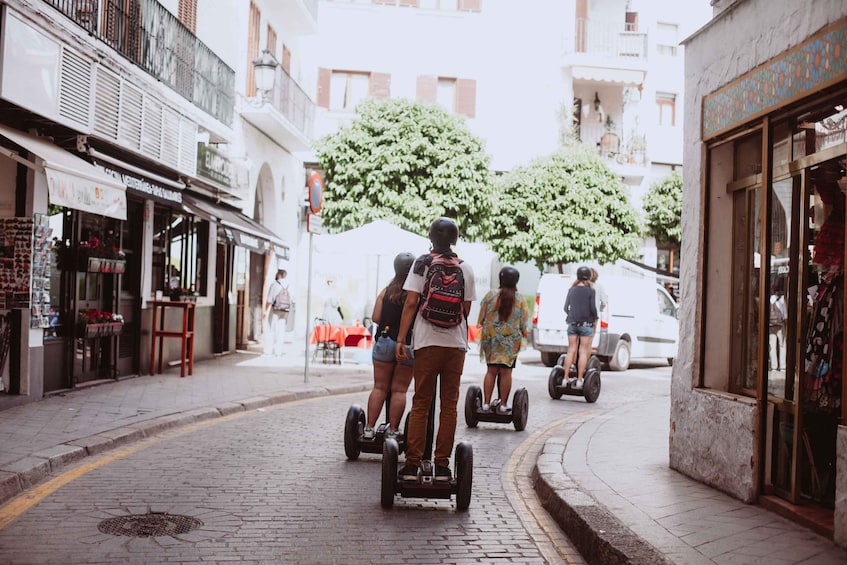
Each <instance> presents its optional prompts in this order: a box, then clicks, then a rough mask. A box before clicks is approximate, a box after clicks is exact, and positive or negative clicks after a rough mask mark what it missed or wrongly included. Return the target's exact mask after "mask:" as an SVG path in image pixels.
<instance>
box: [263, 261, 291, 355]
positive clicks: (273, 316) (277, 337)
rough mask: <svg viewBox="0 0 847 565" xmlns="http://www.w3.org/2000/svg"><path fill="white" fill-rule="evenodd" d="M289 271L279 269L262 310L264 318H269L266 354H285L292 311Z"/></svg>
mask: <svg viewBox="0 0 847 565" xmlns="http://www.w3.org/2000/svg"><path fill="white" fill-rule="evenodd" d="M287 276H288V272H287V271H286V270H285V269H279V270H278V271H277V272H276V278H275V279H274V281H273V282H272V283H271V284H270V286H269V287H268V294H267V296H268V297H267V300H266V301H265V308H264V311H263V312H262V320H268V331H267V333H266V334H265V355H273V356H276V357H279V356H281V355H282V354H283V344H284V343H285V330H286V327H287V326H288V315H289V313H290V312H291V290H290V289H289V286H288V281H286V280H285V278H286V277H287Z"/></svg>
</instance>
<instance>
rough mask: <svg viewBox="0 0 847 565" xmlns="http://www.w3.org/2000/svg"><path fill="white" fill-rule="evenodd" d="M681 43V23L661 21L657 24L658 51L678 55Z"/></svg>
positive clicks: (668, 55) (673, 55)
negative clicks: (678, 46) (678, 47)
mask: <svg viewBox="0 0 847 565" xmlns="http://www.w3.org/2000/svg"><path fill="white" fill-rule="evenodd" d="M677 45H679V25H677V24H669V23H662V22H659V23H658V24H657V25H656V52H657V53H658V54H659V55H664V56H667V57H676V55H677Z"/></svg>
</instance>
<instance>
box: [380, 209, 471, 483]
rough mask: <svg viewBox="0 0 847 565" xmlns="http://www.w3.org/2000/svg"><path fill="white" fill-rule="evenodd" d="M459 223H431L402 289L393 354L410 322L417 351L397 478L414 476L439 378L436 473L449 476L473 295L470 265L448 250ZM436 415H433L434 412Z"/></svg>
mask: <svg viewBox="0 0 847 565" xmlns="http://www.w3.org/2000/svg"><path fill="white" fill-rule="evenodd" d="M458 238H459V228H458V226H457V225H456V223H455V222H454V221H453V220H451V219H449V218H438V219H437V220H435V221H434V222H433V223H432V225H431V226H430V228H429V240H430V242H431V243H432V252H431V253H429V254H427V255H422V256H420V257H418V258H417V259H416V260H415V262H414V264H413V265H412V269H411V270H410V272H409V275H408V277H407V278H406V282H405V284H404V285H403V289H404V290H406V291H408V294H407V295H406V302H405V304H404V306H403V315H402V317H401V319H400V329H399V332H398V336H397V351H396V356H397V359H400V360H402V359H405V358H406V357H407V356H408V353H407V351H406V347H405V346H404V343H405V341H406V335H407V333H408V331H409V328H410V327H411V325H412V321H414V326H415V331H414V333H413V334H412V350H413V351H414V355H415V368H414V379H415V395H414V397H413V399H412V410H411V413H410V415H409V437H408V438H407V443H406V462H405V464H404V465H403V467H402V468H401V469H400V471H399V474H398V478H399V480H401V481H410V482H411V481H418V476H419V472H420V466H421V458H422V457H423V455H424V449H425V447H426V436H427V426H428V424H429V417H430V406H431V405H432V403H433V399H434V396H435V390H436V386H437V384H438V378H439V376H440V377H441V409H440V419H439V422H438V435H437V437H436V440H435V453H434V463H435V477H434V480H435V481H436V482H439V483H449V482H450V481H451V480H452V474H451V471H450V456H451V454H452V452H453V442H454V438H455V435H456V420H457V405H458V403H459V385H460V381H461V377H462V371H463V370H464V366H465V355H466V352H467V350H468V321H467V316H468V313H469V312H470V308H471V301H473V300H475V299H476V294H475V290H474V286H475V285H474V273H473V269H472V268H471V267H470V265H468V264H467V263H465V262H463V261H462V260H461V259H460V258H459V257H458V256H457V255H456V254H455V253H454V252H453V251H452V249H451V246H452V245H455V244H456V242H457V240H458ZM433 417H434V416H433Z"/></svg>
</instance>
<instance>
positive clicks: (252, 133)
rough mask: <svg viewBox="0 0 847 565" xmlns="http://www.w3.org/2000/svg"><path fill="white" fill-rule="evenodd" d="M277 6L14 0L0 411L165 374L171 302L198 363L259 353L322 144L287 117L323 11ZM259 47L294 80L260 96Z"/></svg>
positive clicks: (244, 1) (176, 346) (173, 351)
mask: <svg viewBox="0 0 847 565" xmlns="http://www.w3.org/2000/svg"><path fill="white" fill-rule="evenodd" d="M266 4H267V6H263V5H262V4H261V3H256V2H249V0H223V1H220V2H216V3H215V5H214V10H211V9H203V10H198V5H197V1H196V0H162V1H157V0H9V1H6V2H0V11H2V13H0V18H2V20H0V23H2V28H0V41H2V45H3V51H2V52H3V59H2V62H1V63H2V71H1V72H0V105H2V110H3V111H2V112H0V115H2V118H0V122H2V123H0V167H2V170H3V175H2V180H1V181H0V183H2V185H0V201H2V204H0V219H2V221H3V222H4V233H6V235H7V245H6V247H5V248H4V249H6V255H8V257H7V258H6V259H4V262H3V269H4V271H5V274H4V275H2V276H0V278H2V279H3V280H4V284H5V286H6V288H5V292H4V293H3V296H4V300H3V304H2V305H0V311H2V313H3V314H4V316H3V318H2V322H3V323H2V324H0V338H2V339H0V357H2V358H3V359H4V360H5V361H6V363H5V364H4V368H3V378H2V387H0V388H2V391H3V393H4V394H3V395H2V396H0V402H3V403H4V404H10V403H15V402H21V401H28V400H37V399H40V398H41V397H42V396H43V395H44V394H46V393H49V392H52V391H57V390H63V389H67V388H72V387H76V386H82V385H85V384H88V383H91V382H95V381H99V380H103V379H114V378H119V377H121V376H126V375H138V374H147V373H149V371H150V369H151V366H150V365H151V337H150V336H151V329H152V328H151V323H152V315H151V311H152V309H153V307H154V305H155V304H156V303H157V302H163V301H167V300H168V299H169V298H171V297H175V298H177V300H178V301H184V302H190V303H192V304H193V305H194V306H192V307H191V310H192V311H193V313H194V314H193V326H194V329H193V334H192V335H193V337H192V341H193V344H192V347H193V352H194V357H195V359H203V358H207V357H211V356H212V355H214V354H217V353H225V352H230V351H234V350H235V349H236V347H237V346H238V345H242V346H245V347H249V346H250V345H251V344H252V343H255V342H259V341H261V334H262V328H261V313H260V312H259V311H258V310H259V308H260V305H261V302H262V300H263V299H264V298H263V292H264V289H265V287H266V282H267V281H269V280H270V279H271V278H272V276H273V272H275V270H276V268H278V267H279V266H282V265H285V264H286V262H287V261H290V260H291V259H292V251H291V250H292V248H294V247H295V245H292V244H291V243H289V240H292V241H295V242H296V240H297V239H298V237H299V229H300V223H299V205H298V203H297V201H298V199H300V198H302V194H301V192H303V189H302V186H303V185H304V171H303V167H302V161H300V160H298V159H296V158H294V157H292V152H293V151H294V150H295V149H294V148H295V147H299V148H303V147H306V146H308V139H307V137H308V131H309V126H308V123H307V120H308V119H309V118H310V116H308V114H309V112H310V106H309V104H311V100H310V98H309V97H308V96H306V95H304V94H303V93H302V90H301V91H300V92H299V93H298V95H299V98H298V101H297V104H299V105H298V106H297V107H296V108H297V109H296V110H292V111H290V112H289V111H288V108H289V106H286V104H288V105H292V103H291V99H292V96H290V95H289V94H283V93H282V91H285V92H286V93H290V92H291V91H292V90H293V86H296V84H294V83H293V81H292V80H290V74H289V73H290V69H291V68H292V66H291V65H292V60H293V57H292V52H294V51H295V50H296V47H294V46H296V44H297V40H298V39H297V38H298V37H299V36H301V35H303V34H309V33H313V32H314V30H315V26H316V18H317V4H316V2H309V1H307V0H288V1H286V2H266ZM263 8H264V15H262V10H263ZM235 24H237V25H235ZM275 30H278V31H279V33H278V34H277V32H276V31H275ZM260 42H261V43H260ZM260 46H261V47H262V49H267V50H268V52H269V53H270V54H271V55H272V56H273V62H274V66H273V67H272V70H273V72H274V74H275V76H274V78H275V79H276V80H273V81H270V82H268V83H266V84H265V85H264V86H263V90H262V91H261V92H259V91H258V90H257V88H256V86H255V79H254V76H253V74H254V72H255V69H256V66H255V64H254V61H255V60H256V59H257V58H258V56H259V54H260V49H259V47H260ZM289 46H290V47H289ZM279 61H282V63H281V64H279ZM286 77H287V78H288V79H289V81H288V82H286V80H285V78H286ZM292 85H293V86H292ZM292 107H293V106H292ZM298 112H299V113H298ZM295 113H298V114H297V116H300V117H299V118H298V117H295ZM268 116H270V118H268ZM304 116H305V117H304ZM251 120H252V121H251ZM263 120H264V121H263ZM256 123H260V125H259V126H256V125H255V124H256ZM268 124H270V125H268ZM279 124H281V126H280V125H279ZM275 125H276V127H278V130H269V128H273V127H275ZM263 127H264V129H262V128H263ZM251 128H253V129H251ZM286 136H288V137H286ZM291 137H295V138H296V139H295V140H293V141H292V139H290V138H291ZM295 142H296V143H295ZM298 143H299V145H297V144H298ZM27 233H29V234H30V235H29V236H27ZM179 297H182V298H181V299H180V298H179ZM257 315H258V316H257ZM180 325H181V319H179V317H178V316H176V315H173V314H169V319H168V322H167V324H166V326H165V328H164V329H165V330H172V331H179V329H180ZM107 326H108V327H107ZM164 341H165V343H164V347H163V352H162V353H160V354H159V357H161V358H163V359H164V361H165V362H166V363H172V362H178V360H179V359H180V357H181V351H180V349H181V343H180V340H178V339H177V340H170V339H168V340H164ZM4 343H7V344H8V347H7V346H6V345H4Z"/></svg>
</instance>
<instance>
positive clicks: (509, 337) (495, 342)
mask: <svg viewBox="0 0 847 565" xmlns="http://www.w3.org/2000/svg"><path fill="white" fill-rule="evenodd" d="M499 296H500V291H499V290H491V291H489V292H488V293H487V294H486V295H485V297H484V298H483V299H482V303H481V304H480V309H479V322H478V325H480V326H482V331H481V333H480V338H479V356H480V359H483V360H485V362H486V364H488V365H492V364H498V365H507V366H509V367H513V366H514V365H515V361H516V360H517V358H518V353H519V352H520V350H521V345H522V343H523V336H524V334H525V333H526V330H527V326H526V324H527V319H528V318H529V309H528V308H527V305H526V301H525V300H524V298H523V296H521V294H520V293H515V307H514V308H513V309H512V315H511V316H509V319H508V320H506V321H505V322H500V315H499V314H498V312H497V308H498V306H499V304H498V298H499Z"/></svg>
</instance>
